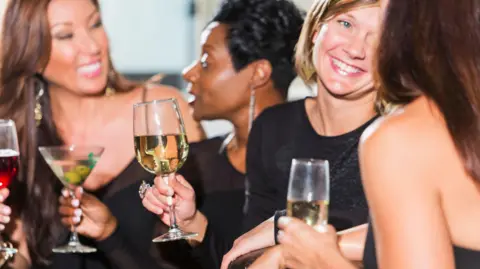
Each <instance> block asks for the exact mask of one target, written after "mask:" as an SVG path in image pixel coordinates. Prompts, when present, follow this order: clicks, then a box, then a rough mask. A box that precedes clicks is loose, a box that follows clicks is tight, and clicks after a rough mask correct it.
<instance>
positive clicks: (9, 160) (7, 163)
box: [0, 120, 20, 257]
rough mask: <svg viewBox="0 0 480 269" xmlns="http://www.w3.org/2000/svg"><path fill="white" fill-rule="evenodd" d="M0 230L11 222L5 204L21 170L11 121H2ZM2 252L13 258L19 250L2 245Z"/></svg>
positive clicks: (7, 244) (0, 146) (8, 209)
mask: <svg viewBox="0 0 480 269" xmlns="http://www.w3.org/2000/svg"><path fill="white" fill-rule="evenodd" d="M0 137H1V138H2V139H0V196H1V197H0V203H1V205H0V214H1V215H2V216H1V218H0V222H1V223H2V224H0V228H1V229H0V230H3V229H5V225H6V224H8V223H9V222H10V214H11V209H10V207H8V206H6V205H5V204H4V202H5V200H6V199H7V197H8V195H9V190H8V189H7V188H8V186H9V185H10V182H12V180H13V179H14V178H15V177H16V175H17V173H18V169H19V166H20V165H19V162H20V160H19V152H20V151H19V147H18V139H17V129H16V127H15V123H14V122H13V121H11V120H0ZM0 244H1V246H0V251H1V252H5V253H6V256H9V257H12V255H13V254H15V253H17V249H15V248H13V247H12V244H11V243H10V242H3V240H2V242H1V243H0Z"/></svg>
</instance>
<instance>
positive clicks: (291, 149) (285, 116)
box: [244, 100, 374, 231]
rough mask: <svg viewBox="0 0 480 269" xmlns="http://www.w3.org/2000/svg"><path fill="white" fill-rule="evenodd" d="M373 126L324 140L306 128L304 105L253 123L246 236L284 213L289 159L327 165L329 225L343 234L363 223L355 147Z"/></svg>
mask: <svg viewBox="0 0 480 269" xmlns="http://www.w3.org/2000/svg"><path fill="white" fill-rule="evenodd" d="M373 120H374V118H372V119H371V120H369V121H368V122H366V123H365V124H363V125H362V126H361V127H359V128H357V129H356V130H353V131H351V132H349V133H346V134H343V135H340V136H334V137H326V136H321V135H318V134H317V132H316V131H315V130H314V129H313V127H312V125H311V124H310V121H309V120H308V116H307V112H306V109H305V100H300V101H296V102H292V103H287V104H282V105H278V106H275V107H272V108H269V109H267V110H265V111H264V112H263V113H262V114H261V115H260V116H259V117H258V118H257V119H256V120H255V122H254V125H253V128H252V130H251V133H250V137H249V143H248V151H247V182H248V185H247V187H248V188H247V201H246V208H247V212H246V217H245V226H244V228H245V229H246V231H247V230H250V229H252V228H253V227H255V226H257V225H258V224H260V223H261V222H263V221H264V220H266V219H268V218H270V217H271V216H272V215H273V214H274V213H275V211H276V210H278V209H283V208H285V207H286V203H287V191H288V181H289V173H290V165H291V161H292V159H293V158H318V159H324V160H328V161H329V163H330V205H329V223H330V224H332V225H333V226H335V228H336V229H337V230H343V229H346V228H350V227H353V226H356V225H360V224H362V223H365V222H367V219H368V207H367V201H366V198H365V194H364V192H363V187H362V182H361V179H360V168H359V163H358V143H359V139H360V136H361V134H362V132H363V131H364V130H365V128H367V126H368V125H369V124H370V123H371V122H372V121H373Z"/></svg>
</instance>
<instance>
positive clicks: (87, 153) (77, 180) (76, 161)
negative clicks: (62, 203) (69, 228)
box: [39, 145, 104, 253]
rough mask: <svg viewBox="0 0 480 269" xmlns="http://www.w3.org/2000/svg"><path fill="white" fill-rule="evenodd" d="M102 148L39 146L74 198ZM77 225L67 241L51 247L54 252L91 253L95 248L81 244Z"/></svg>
mask: <svg viewBox="0 0 480 269" xmlns="http://www.w3.org/2000/svg"><path fill="white" fill-rule="evenodd" d="M103 150H104V148H102V147H96V146H75V145H71V146H53V147H39V151H40V154H41V155H42V156H43V158H44V159H45V161H46V162H47V164H48V165H49V166H50V169H52V171H53V173H54V174H55V175H56V176H57V178H58V179H59V180H60V181H61V182H62V183H63V185H64V186H65V187H66V188H67V189H68V190H69V192H70V196H71V197H72V198H75V194H74V190H75V188H76V187H78V186H82V184H83V182H85V180H86V179H87V178H88V176H89V175H90V172H91V171H92V170H93V168H94V167H95V165H96V163H97V161H98V160H99V159H100V157H101V156H102V153H103ZM76 228H77V226H76V225H73V232H72V233H71V235H70V239H69V241H68V243H67V244H66V245H64V246H60V247H56V248H54V249H53V252H54V253H92V252H96V251H97V250H96V249H95V248H92V247H89V246H85V245H82V243H80V240H79V239H78V234H77V231H76Z"/></svg>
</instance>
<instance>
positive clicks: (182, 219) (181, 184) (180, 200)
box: [142, 174, 197, 228]
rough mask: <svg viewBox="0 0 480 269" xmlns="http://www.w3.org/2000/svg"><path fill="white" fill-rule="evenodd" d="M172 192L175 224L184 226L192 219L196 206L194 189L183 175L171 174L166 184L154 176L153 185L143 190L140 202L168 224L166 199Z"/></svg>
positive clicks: (168, 212) (168, 215)
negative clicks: (143, 194)
mask: <svg viewBox="0 0 480 269" xmlns="http://www.w3.org/2000/svg"><path fill="white" fill-rule="evenodd" d="M173 194H175V197H174V198H173V199H172V205H173V206H174V209H175V217H176V221H177V225H178V226H179V227H180V228H184V227H185V226H188V224H189V222H190V221H192V220H193V219H194V217H195V214H196V213H197V207H196V202H195V191H194V190H193V188H192V186H191V185H190V184H189V183H188V182H187V181H186V180H185V178H183V176H181V175H173V174H171V175H170V176H169V183H168V184H167V183H165V181H164V180H163V178H162V177H160V176H159V177H156V178H155V185H154V186H153V188H150V189H149V190H147V191H146V192H145V197H144V198H143V200H142V203H143V206H144V207H145V208H146V209H148V210H149V211H150V212H152V213H154V214H157V215H159V216H160V217H161V219H162V221H163V222H164V223H165V224H167V225H170V220H171V219H170V214H171V212H170V211H169V210H170V205H169V204H168V200H169V199H170V198H169V197H171V196H172V195H173Z"/></svg>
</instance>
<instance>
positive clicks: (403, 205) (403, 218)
mask: <svg viewBox="0 0 480 269" xmlns="http://www.w3.org/2000/svg"><path fill="white" fill-rule="evenodd" d="M439 115H440V114H439V113H438V110H437V109H436V107H435V106H434V105H433V104H432V103H431V102H429V101H428V100H427V99H426V98H424V97H420V98H418V99H417V100H415V101H414V102H412V103H411V104H409V105H407V106H406V107H404V108H402V109H400V110H397V111H396V112H394V113H393V114H391V115H389V116H386V117H384V118H381V119H380V120H379V121H377V122H376V123H374V124H373V125H372V126H370V128H369V129H368V130H367V131H365V133H364V135H363V137H362V140H361V145H360V151H359V153H360V165H361V172H362V180H363V183H364V188H365V192H366V195H367V198H368V201H369V205H370V210H371V216H372V221H373V225H374V226H373V227H374V233H375V239H376V249H377V258H378V263H379V268H391V269H397V268H422V269H424V268H427V269H428V268H455V265H454V259H453V252H452V242H451V239H450V235H449V228H448V225H447V222H446V221H445V215H444V212H443V209H442V205H441V191H440V189H441V185H442V184H443V183H442V179H440V178H441V173H445V171H442V169H446V170H448V169H450V168H447V167H442V166H440V167H439V165H441V164H443V163H444V162H445V158H446V156H447V155H448V154H450V155H451V153H452V152H453V153H455V150H454V148H453V150H452V147H453V143H452V141H451V139H450V137H449V135H448V131H447V129H446V126H445V124H444V122H443V120H442V118H441V117H440V116H439ZM447 172H448V171H447Z"/></svg>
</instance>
